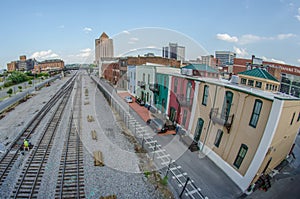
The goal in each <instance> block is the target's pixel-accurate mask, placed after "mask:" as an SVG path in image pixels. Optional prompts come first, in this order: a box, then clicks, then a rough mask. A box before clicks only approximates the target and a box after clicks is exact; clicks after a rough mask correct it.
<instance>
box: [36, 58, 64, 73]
mask: <svg viewBox="0 0 300 199" xmlns="http://www.w3.org/2000/svg"><path fill="white" fill-rule="evenodd" d="M64 67H65V63H64V61H63V60H61V59H51V60H45V61H42V62H39V63H38V65H36V66H35V67H34V71H33V73H41V72H48V71H50V70H61V69H63V68H64Z"/></svg>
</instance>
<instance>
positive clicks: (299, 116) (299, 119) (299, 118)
mask: <svg viewBox="0 0 300 199" xmlns="http://www.w3.org/2000/svg"><path fill="white" fill-rule="evenodd" d="M299 121H300V112H299V114H298V119H297V122H299Z"/></svg>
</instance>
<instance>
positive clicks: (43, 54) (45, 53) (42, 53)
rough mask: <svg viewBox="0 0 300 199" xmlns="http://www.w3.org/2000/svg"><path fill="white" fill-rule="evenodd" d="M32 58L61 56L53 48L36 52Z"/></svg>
mask: <svg viewBox="0 0 300 199" xmlns="http://www.w3.org/2000/svg"><path fill="white" fill-rule="evenodd" d="M30 58H35V59H54V58H59V55H58V54H56V53H54V52H53V51H52V50H45V51H38V52H34V53H33V54H32V55H31V56H30Z"/></svg>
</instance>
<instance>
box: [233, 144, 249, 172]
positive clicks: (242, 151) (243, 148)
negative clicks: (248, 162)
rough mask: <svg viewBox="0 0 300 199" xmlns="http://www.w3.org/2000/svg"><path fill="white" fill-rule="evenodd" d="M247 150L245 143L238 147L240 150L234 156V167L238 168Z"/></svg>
mask: <svg viewBox="0 0 300 199" xmlns="http://www.w3.org/2000/svg"><path fill="white" fill-rule="evenodd" d="M247 151H248V147H247V146H246V145H245V144H242V145H241V147H240V150H239V153H238V154H237V156H236V158H235V161H234V163H233V165H234V166H235V167H236V168H238V169H239V168H240V166H241V164H242V162H243V160H244V158H245V156H246V154H247Z"/></svg>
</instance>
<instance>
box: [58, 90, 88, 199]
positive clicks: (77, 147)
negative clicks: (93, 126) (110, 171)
mask: <svg viewBox="0 0 300 199" xmlns="http://www.w3.org/2000/svg"><path fill="white" fill-rule="evenodd" d="M79 87H80V88H81V85H80V86H78V87H77V91H76V95H75V97H74V106H73V107H74V111H75V113H76V114H74V113H73V111H72V114H71V118H70V121H69V129H68V132H67V134H66V139H65V143H64V148H63V152H62V156H61V161H60V167H59V175H58V181H57V185H56V193H55V198H85V193H84V169H83V150H82V142H81V140H80V124H78V125H77V126H76V118H73V115H74V116H75V117H79V118H80V116H81V107H80V106H81V89H80V88H79ZM78 99H79V100H78ZM78 121H80V120H78ZM77 127H78V128H77Z"/></svg>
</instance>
